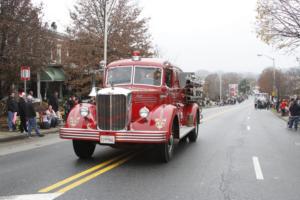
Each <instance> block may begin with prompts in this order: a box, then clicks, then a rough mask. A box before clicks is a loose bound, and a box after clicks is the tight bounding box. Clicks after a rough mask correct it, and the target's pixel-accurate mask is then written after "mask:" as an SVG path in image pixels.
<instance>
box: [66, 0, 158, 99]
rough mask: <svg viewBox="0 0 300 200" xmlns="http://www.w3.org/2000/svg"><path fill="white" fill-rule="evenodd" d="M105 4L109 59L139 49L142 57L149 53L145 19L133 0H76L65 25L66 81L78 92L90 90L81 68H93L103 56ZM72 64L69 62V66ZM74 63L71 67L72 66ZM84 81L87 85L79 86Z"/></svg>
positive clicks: (148, 35) (125, 56)
mask: <svg viewBox="0 0 300 200" xmlns="http://www.w3.org/2000/svg"><path fill="white" fill-rule="evenodd" d="M105 6H106V9H107V10H108V13H110V15H109V16H107V17H108V49H107V52H108V62H110V61H113V60H116V59H121V58H128V57H129V56H130V55H131V52H132V51H133V50H140V51H141V54H142V55H143V56H151V55H152V54H153V52H152V51H153V50H152V47H151V40H150V39H151V38H150V34H149V33H148V26H147V24H148V18H144V17H142V16H141V11H142V10H141V8H139V7H138V6H137V5H136V4H135V3H134V1H132V0H118V1H116V0H79V2H78V3H77V4H76V5H75V7H74V10H73V11H72V12H71V13H70V14H71V18H72V20H73V23H72V26H71V27H69V28H68V32H69V34H70V40H69V41H68V44H67V46H68V48H69V53H70V56H69V58H68V60H67V63H65V64H67V65H66V66H69V67H66V71H67V72H68V74H69V81H68V84H69V85H71V86H72V87H73V88H74V89H75V90H76V91H77V92H78V93H80V94H84V93H87V92H88V91H89V89H88V82H89V79H88V78H86V81H85V82H84V81H83V77H82V79H81V80H79V79H78V77H80V76H83V75H82V74H83V71H85V72H86V71H89V70H90V69H96V68H98V67H99V66H98V65H99V61H100V60H102V59H103V57H102V56H103V39H104V21H105ZM71 64H72V65H71ZM74 65H75V66H77V69H76V70H74V68H73V67H70V66H74ZM83 84H85V85H86V86H87V87H82V85H83Z"/></svg>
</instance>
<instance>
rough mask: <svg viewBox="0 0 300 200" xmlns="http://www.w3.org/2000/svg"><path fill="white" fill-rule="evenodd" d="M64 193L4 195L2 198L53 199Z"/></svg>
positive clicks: (6, 199) (15, 199) (21, 199)
mask: <svg viewBox="0 0 300 200" xmlns="http://www.w3.org/2000/svg"><path fill="white" fill-rule="evenodd" d="M60 195H62V193H45V194H26V195H15V196H3V197H0V200H53V199H55V198H57V197H59V196H60Z"/></svg>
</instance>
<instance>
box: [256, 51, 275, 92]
mask: <svg viewBox="0 0 300 200" xmlns="http://www.w3.org/2000/svg"><path fill="white" fill-rule="evenodd" d="M257 56H258V57H262V56H264V57H266V58H268V59H270V60H272V63H273V92H275V91H276V90H277V89H276V66H275V58H273V57H271V56H268V55H264V54H257ZM276 92H277V91H276Z"/></svg>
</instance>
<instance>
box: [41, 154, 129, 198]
mask: <svg viewBox="0 0 300 200" xmlns="http://www.w3.org/2000/svg"><path fill="white" fill-rule="evenodd" d="M130 153H131V152H129V153H124V154H121V155H119V156H116V157H115V158H112V159H110V160H107V161H105V162H103V163H101V164H98V165H96V166H94V167H92V168H90V169H87V170H85V171H83V172H80V173H78V174H75V175H73V176H71V177H69V178H66V179H64V180H62V181H59V182H57V183H55V184H53V185H50V186H48V187H46V188H43V189H40V190H39V191H38V192H43V193H45V192H50V191H51V190H54V189H56V188H58V187H60V186H62V185H65V184H67V183H69V182H71V181H73V180H75V179H78V178H80V177H82V176H84V175H87V174H89V173H91V172H93V171H96V170H98V169H100V168H102V167H105V166H107V165H109V164H111V163H112V162H114V161H116V160H118V159H120V158H122V157H124V156H127V155H128V154H130Z"/></svg>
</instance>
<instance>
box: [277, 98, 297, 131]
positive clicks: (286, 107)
mask: <svg viewBox="0 0 300 200" xmlns="http://www.w3.org/2000/svg"><path fill="white" fill-rule="evenodd" d="M275 106H276V107H275V109H276V110H277V112H280V113H281V116H288V117H289V118H288V128H289V129H292V128H294V129H295V130H297V129H298V124H299V122H300V99H299V98H298V97H295V98H291V99H282V100H279V101H277V102H276V105H275Z"/></svg>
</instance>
